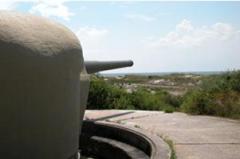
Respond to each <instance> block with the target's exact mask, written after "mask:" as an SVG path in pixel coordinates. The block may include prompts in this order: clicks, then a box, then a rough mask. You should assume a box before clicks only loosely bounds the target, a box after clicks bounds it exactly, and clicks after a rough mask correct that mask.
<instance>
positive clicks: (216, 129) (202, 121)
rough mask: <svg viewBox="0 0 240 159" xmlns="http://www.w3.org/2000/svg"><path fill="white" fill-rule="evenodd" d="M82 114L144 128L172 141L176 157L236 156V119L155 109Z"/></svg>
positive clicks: (239, 125) (239, 139)
mask: <svg viewBox="0 0 240 159" xmlns="http://www.w3.org/2000/svg"><path fill="white" fill-rule="evenodd" d="M85 118H87V119H91V120H105V121H108V122H117V123H121V124H123V125H124V124H127V125H131V126H133V127H139V128H141V129H146V130H147V131H149V132H152V133H155V134H157V135H159V136H163V137H167V138H169V139H170V140H172V141H173V143H174V147H175V151H176V155H177V158H178V159H240V121H239V120H230V119H225V118H218V117H209V116H191V115H187V114H184V113H170V114H167V113H163V112H158V111H129V110H101V111H95V110H92V111H87V112H86V114H85Z"/></svg>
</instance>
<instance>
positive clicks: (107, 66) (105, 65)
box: [85, 60, 133, 74]
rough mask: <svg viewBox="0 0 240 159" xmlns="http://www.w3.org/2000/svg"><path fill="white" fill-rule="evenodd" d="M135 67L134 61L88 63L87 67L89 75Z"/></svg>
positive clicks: (86, 63)
mask: <svg viewBox="0 0 240 159" xmlns="http://www.w3.org/2000/svg"><path fill="white" fill-rule="evenodd" d="M132 65H133V61H131V60H126V61H86V62H85V67H86V70H87V73H88V74H91V73H96V72H100V71H106V70H111V69H117V68H123V67H130V66H132Z"/></svg>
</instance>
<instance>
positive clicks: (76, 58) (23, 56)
mask: <svg viewBox="0 0 240 159" xmlns="http://www.w3.org/2000/svg"><path fill="white" fill-rule="evenodd" d="M132 64H133V62H132V61H125V62H124V61H120V62H116V61H115V62H93V61H92V62H86V63H85V62H84V58H83V55H82V48H81V45H80V43H79V40H78V38H77V37H76V36H75V35H74V34H73V33H72V32H71V31H69V30H68V29H67V28H66V27H64V26H62V25H60V24H58V23H55V22H53V21H50V20H47V19H45V18H42V17H38V16H33V15H29V14H22V13H16V12H5V11H1V12H0V103H1V105H0V121H1V124H0V153H1V157H2V158H4V159H16V158H19V159H74V158H77V157H78V146H79V143H78V142H79V135H80V130H81V124H82V120H83V115H84V111H85V108H86V102H87V96H88V89H89V74H90V73H95V72H98V71H102V70H109V69H114V68H121V67H126V66H131V65H132Z"/></svg>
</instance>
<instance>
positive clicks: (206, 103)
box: [181, 71, 240, 118]
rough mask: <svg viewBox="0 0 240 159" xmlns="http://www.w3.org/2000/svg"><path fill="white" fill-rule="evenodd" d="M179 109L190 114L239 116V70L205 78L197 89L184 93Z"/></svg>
mask: <svg viewBox="0 0 240 159" xmlns="http://www.w3.org/2000/svg"><path fill="white" fill-rule="evenodd" d="M181 110H182V111H184V112H187V113H191V114H206V115H216V116H223V117H231V118H240V71H234V72H227V73H225V74H223V75H217V76H211V77H208V78H206V79H205V80H204V81H203V83H202V85H201V86H200V88H199V89H195V90H192V91H190V92H188V93H187V94H186V95H185V97H184V99H183V103H182V105H181Z"/></svg>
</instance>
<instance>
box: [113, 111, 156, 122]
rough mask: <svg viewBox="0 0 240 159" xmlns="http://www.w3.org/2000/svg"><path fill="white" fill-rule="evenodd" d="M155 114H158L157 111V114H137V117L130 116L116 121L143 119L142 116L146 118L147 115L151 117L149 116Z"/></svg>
mask: <svg viewBox="0 0 240 159" xmlns="http://www.w3.org/2000/svg"><path fill="white" fill-rule="evenodd" d="M153 115H157V113H156V114H148V115H142V116H136V117H129V118H125V119H119V120H115V121H114V122H121V121H126V120H133V119H141V118H145V117H149V116H153Z"/></svg>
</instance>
